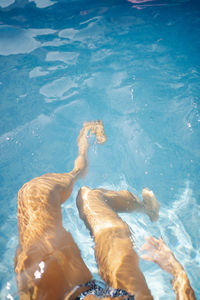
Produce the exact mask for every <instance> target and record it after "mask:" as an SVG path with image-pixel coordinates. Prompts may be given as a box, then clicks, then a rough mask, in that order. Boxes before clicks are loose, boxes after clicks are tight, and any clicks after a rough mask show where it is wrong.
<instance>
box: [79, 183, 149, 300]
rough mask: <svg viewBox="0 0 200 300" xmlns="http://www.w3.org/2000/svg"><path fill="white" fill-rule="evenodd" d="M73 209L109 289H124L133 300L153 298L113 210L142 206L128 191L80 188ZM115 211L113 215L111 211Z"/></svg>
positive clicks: (128, 235)
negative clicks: (86, 230) (91, 242)
mask: <svg viewBox="0 0 200 300" xmlns="http://www.w3.org/2000/svg"><path fill="white" fill-rule="evenodd" d="M77 206H78V209H79V213H80V216H81V218H82V219H83V220H84V221H85V223H86V225H87V226H88V228H89V229H90V232H91V234H92V236H93V237H94V240H95V243H96V247H95V252H96V259H97V263H98V268H99V273H100V276H101V277H102V279H103V280H104V281H105V282H106V283H107V284H108V285H110V286H111V287H113V288H116V289H117V288H120V289H123V290H126V291H127V292H128V293H129V294H131V295H134V296H135V299H136V300H141V299H153V298H152V296H151V293H150V290H149V289H148V286H147V284H146V281H145V278H144V276H143V274H142V272H141V271H140V268H139V258H138V255H137V253H136V252H135V250H134V249H133V245H132V242H131V232H130V229H129V227H128V225H127V224H126V223H125V222H123V221H122V219H121V218H120V217H119V216H118V215H117V213H116V212H117V211H133V210H139V211H145V209H146V208H145V207H144V205H143V203H141V202H140V201H139V199H138V198H137V197H135V196H134V195H133V194H131V193H129V192H128V191H120V192H111V191H106V190H103V189H96V190H91V189H89V188H88V187H83V188H81V189H80V191H79V194H78V196H77ZM115 211H116V212H115Z"/></svg>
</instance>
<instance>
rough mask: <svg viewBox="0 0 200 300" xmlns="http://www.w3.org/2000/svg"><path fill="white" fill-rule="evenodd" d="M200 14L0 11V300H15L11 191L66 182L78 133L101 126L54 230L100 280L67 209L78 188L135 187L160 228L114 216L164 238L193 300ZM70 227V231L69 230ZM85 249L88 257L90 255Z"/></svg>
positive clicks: (103, 6)
mask: <svg viewBox="0 0 200 300" xmlns="http://www.w3.org/2000/svg"><path fill="white" fill-rule="evenodd" d="M199 36H200V8H199V5H198V1H194V0H193V1H190V0H173V1H172V0H171V1H170V0H166V1H165V0H164V1H157V0H154V1H153V0H152V1H151V0H146V1H145V0H129V1H126V0H123V1H122V0H117V1H116V0H115V1H114V0H113V1H112V0H109V1H105V0H103V1H87V0H85V1H80V0H77V1H76V0H59V1H58V0H29V1H28V0H16V1H15V0H1V1H0V69H1V72H0V90H1V101H0V112H1V118H0V148H1V150H0V170H1V173H0V196H1V197H0V199H1V210H0V298H1V299H3V300H4V299H18V297H17V289H16V283H15V274H14V271H13V257H14V255H15V250H16V247H17V243H18V233H17V216H16V212H17V192H18V190H19V188H20V187H21V186H22V185H23V184H24V183H25V182H26V181H28V180H30V179H31V178H33V177H35V176H39V175H41V174H43V173H46V172H65V171H70V170H71V169H72V167H73V161H74V159H75V157H76V155H77V145H76V138H77V136H78V133H79V131H80V129H81V126H82V123H83V122H84V121H88V120H96V119H101V120H102V121H103V123H104V126H105V131H106V134H107V142H106V143H105V144H104V145H103V146H101V145H100V146H91V148H90V153H89V160H90V167H89V173H88V175H87V177H86V178H85V179H84V180H82V181H79V182H77V184H76V185H75V188H74V190H73V193H72V196H71V197H70V199H69V201H68V202H66V203H65V204H64V205H63V222H64V225H65V227H66V228H67V229H68V230H70V231H71V232H72V234H73V236H74V238H75V239H76V241H77V243H78V245H79V247H80V248H81V250H82V255H83V258H84V260H85V261H86V263H87V265H88V266H89V268H90V270H91V271H92V272H93V274H94V277H95V278H98V274H97V267H96V263H95V259H94V252H93V241H92V239H91V237H90V236H89V233H88V231H87V229H86V228H85V227H84V225H83V223H82V221H81V220H79V218H78V214H77V210H76V206H75V204H74V201H75V198H76V195H77V191H78V189H79V187H80V186H82V185H83V184H84V185H89V186H91V187H99V186H101V187H105V188H111V189H118V190H119V189H122V188H123V189H124V188H127V189H129V190H130V191H132V192H134V193H135V194H137V195H138V196H140V195H141V190H142V188H143V187H144V186H147V187H149V188H150V189H152V190H153V191H154V193H155V195H156V196H157V198H158V200H159V201H160V203H161V212H160V219H159V221H158V222H157V223H153V224H152V223H151V222H150V221H149V219H148V218H147V217H146V216H144V215H139V214H130V215H126V214H121V216H122V217H123V219H124V220H126V221H127V222H128V224H129V225H130V227H131V229H132V230H133V232H134V236H135V240H136V248H137V249H138V248H139V246H140V245H142V244H143V242H144V236H148V235H150V234H151V235H155V236H157V237H159V236H160V235H162V237H163V239H164V240H165V241H166V243H167V244H168V245H169V247H170V248H171V249H172V250H173V252H174V253H175V255H176V257H177V258H178V259H179V260H180V261H181V263H182V265H183V266H184V268H185V270H186V271H187V274H188V276H189V279H190V282H191V285H192V287H193V288H194V290H195V293H196V296H197V299H200V288H199V274H200V250H199V246H200V202H199V201H200V200H199V199H200V194H199V175H200V174H199V173H200V164H199V158H200V150H199V149H200V148H199V147H200V134H199V129H200V110H199V91H200V88H199V83H200V73H199V72H200V70H199V50H200V47H199V46H200V43H199ZM69 224H70V225H69ZM88 249H89V250H88ZM140 264H141V268H142V270H143V272H144V274H145V276H146V279H147V282H148V283H149V286H150V287H151V290H152V294H153V296H154V298H155V299H159V300H160V299H162V300H169V299H175V296H174V294H173V291H172V288H171V285H170V276H168V274H166V273H164V272H163V271H162V270H160V269H159V268H158V267H157V266H156V265H153V263H147V262H144V261H142V260H141V262H140Z"/></svg>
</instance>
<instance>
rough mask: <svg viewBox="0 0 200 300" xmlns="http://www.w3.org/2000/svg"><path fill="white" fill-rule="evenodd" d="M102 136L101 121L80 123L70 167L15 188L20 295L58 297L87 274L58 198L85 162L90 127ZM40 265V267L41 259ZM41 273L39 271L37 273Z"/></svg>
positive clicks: (65, 195) (100, 139) (61, 198)
mask: <svg viewBox="0 0 200 300" xmlns="http://www.w3.org/2000/svg"><path fill="white" fill-rule="evenodd" d="M89 132H90V133H91V134H95V135H96V141H97V142H98V143H103V142H104V141H105V139H106V138H105V134H104V127H103V124H102V122H101V121H98V122H88V123H84V125H83V128H82V129H81V131H80V135H79V137H78V150H79V153H78V157H77V159H76V160H75V164H74V169H73V170H72V171H71V172H69V173H64V174H58V173H51V174H45V175H43V176H40V177H38V178H34V179H33V180H31V181H30V182H28V183H26V184H25V185H24V186H23V187H22V188H21V189H20V191H19V194H18V229H19V244H20V247H19V250H18V251H17V253H16V259H15V271H16V274H17V282H18V288H19V294H20V300H21V299H38V300H39V299H45V300H60V299H63V297H64V294H65V293H67V294H68V293H70V292H71V290H73V289H74V287H75V286H76V285H79V284H83V283H86V282H87V281H89V280H90V279H91V273H90V271H89V270H88V268H87V266H86V265H85V263H84V262H83V260H82V257H81V253H80V250H79V249H78V246H77V245H76V243H75V242H74V240H73V238H72V236H71V234H70V233H68V232H67V231H66V230H65V229H64V228H63V226H62V213H61V204H62V203H63V202H64V201H65V200H67V198H68V197H69V196H70V195H71V192H72V188H73V184H74V182H75V181H76V180H77V179H78V178H79V177H80V176H83V175H84V174H85V173H86V171H87V166H88V159H87V154H88V148H89V143H88V141H87V135H88V133H89ZM41 263H42V266H43V265H44V270H43V272H40V265H41ZM38 276H39V277H38Z"/></svg>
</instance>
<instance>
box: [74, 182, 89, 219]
mask: <svg viewBox="0 0 200 300" xmlns="http://www.w3.org/2000/svg"><path fill="white" fill-rule="evenodd" d="M90 191H91V189H90V188H89V187H87V186H82V187H81V188H80V189H79V191H78V195H77V197H76V206H77V208H78V210H79V213H80V216H81V212H82V211H83V202H84V200H86V199H87V194H88V193H89V192H90Z"/></svg>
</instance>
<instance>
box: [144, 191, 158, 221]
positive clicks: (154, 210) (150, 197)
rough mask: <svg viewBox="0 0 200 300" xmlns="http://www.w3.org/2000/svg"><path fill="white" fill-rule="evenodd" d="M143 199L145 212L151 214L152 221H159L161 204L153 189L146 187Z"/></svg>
mask: <svg viewBox="0 0 200 300" xmlns="http://www.w3.org/2000/svg"><path fill="white" fill-rule="evenodd" d="M142 199H143V204H144V209H145V213H146V214H147V215H148V216H149V218H150V219H151V221H152V222H155V221H157V220H158V218H159V209H160V204H159V202H158V201H157V199H156V197H155V195H154V193H153V192H152V191H151V190H149V189H147V188H144V189H143V190H142Z"/></svg>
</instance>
